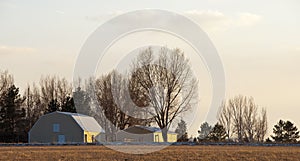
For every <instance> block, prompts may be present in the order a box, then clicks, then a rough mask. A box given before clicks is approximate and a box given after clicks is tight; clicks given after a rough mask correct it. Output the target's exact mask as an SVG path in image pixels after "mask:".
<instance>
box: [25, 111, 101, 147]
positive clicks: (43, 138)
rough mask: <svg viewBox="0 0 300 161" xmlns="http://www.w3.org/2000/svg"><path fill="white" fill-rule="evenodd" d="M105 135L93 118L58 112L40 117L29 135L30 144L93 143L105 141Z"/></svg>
mask: <svg viewBox="0 0 300 161" xmlns="http://www.w3.org/2000/svg"><path fill="white" fill-rule="evenodd" d="M104 135H105V134H104V131H103V130H102V128H101V127H100V125H99V124H98V122H97V121H96V120H95V119H94V118H93V117H90V116H87V115H83V114H78V113H69V112H59V111H56V112H52V113H49V114H46V115H43V116H41V117H40V119H39V120H38V121H37V122H36V123H35V124H34V125H33V127H32V128H31V129H30V131H29V133H28V142H29V143H60V144H63V143H92V142H96V140H98V141H99V140H100V141H101V140H104ZM96 138H97V139H96Z"/></svg>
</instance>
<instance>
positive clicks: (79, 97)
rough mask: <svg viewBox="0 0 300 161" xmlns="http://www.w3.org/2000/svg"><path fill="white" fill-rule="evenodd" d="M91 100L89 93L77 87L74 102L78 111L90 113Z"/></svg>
mask: <svg viewBox="0 0 300 161" xmlns="http://www.w3.org/2000/svg"><path fill="white" fill-rule="evenodd" d="M90 101H91V99H90V97H89V95H88V94H87V92H86V91H84V90H82V89H81V87H77V88H76V90H75V92H73V102H74V105H75V107H76V111H77V112H78V113H82V114H85V115H90V112H91V109H90Z"/></svg>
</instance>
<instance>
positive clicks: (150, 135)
mask: <svg viewBox="0 0 300 161" xmlns="http://www.w3.org/2000/svg"><path fill="white" fill-rule="evenodd" d="M167 135H168V140H167V142H176V141H177V133H175V132H172V131H168V134H167ZM117 141H119V142H164V140H163V136H162V132H161V129H160V128H158V127H150V126H141V125H135V126H131V127H129V128H127V129H125V130H122V131H119V132H117Z"/></svg>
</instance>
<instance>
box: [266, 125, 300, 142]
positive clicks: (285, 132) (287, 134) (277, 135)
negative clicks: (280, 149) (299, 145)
mask: <svg viewBox="0 0 300 161" xmlns="http://www.w3.org/2000/svg"><path fill="white" fill-rule="evenodd" d="M273 133H274V135H273V136H271V137H272V138H273V139H274V140H275V142H277V143H296V142H297V139H298V138H299V131H298V128H297V127H296V126H294V124H293V123H292V122H290V121H283V120H279V122H278V123H277V124H276V125H274V128H273Z"/></svg>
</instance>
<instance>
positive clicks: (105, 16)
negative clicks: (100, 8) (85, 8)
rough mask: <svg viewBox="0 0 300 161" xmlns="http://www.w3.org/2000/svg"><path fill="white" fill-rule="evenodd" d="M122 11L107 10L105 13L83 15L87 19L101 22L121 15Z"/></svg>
mask: <svg viewBox="0 0 300 161" xmlns="http://www.w3.org/2000/svg"><path fill="white" fill-rule="evenodd" d="M123 13H124V12H123V11H112V12H107V13H103V14H100V15H94V16H85V19H86V20H88V21H96V22H102V21H106V20H109V19H111V18H113V17H115V16H118V15H121V14H123Z"/></svg>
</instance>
